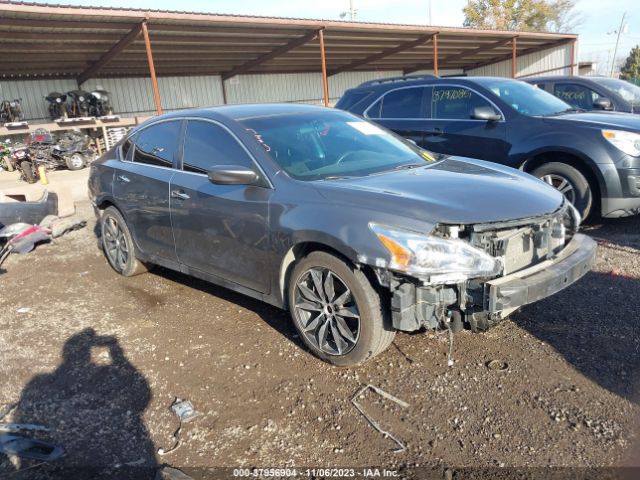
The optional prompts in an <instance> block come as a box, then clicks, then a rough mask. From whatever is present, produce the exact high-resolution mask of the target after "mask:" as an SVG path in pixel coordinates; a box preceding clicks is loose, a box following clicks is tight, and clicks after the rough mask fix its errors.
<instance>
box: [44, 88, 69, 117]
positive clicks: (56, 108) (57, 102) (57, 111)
mask: <svg viewBox="0 0 640 480" xmlns="http://www.w3.org/2000/svg"><path fill="white" fill-rule="evenodd" d="M44 98H46V99H47V102H49V117H50V118H51V120H58V119H59V118H62V117H66V116H67V112H66V110H65V102H66V101H67V96H66V95H65V94H64V93H60V92H51V93H49V95H47V96H46V97H44Z"/></svg>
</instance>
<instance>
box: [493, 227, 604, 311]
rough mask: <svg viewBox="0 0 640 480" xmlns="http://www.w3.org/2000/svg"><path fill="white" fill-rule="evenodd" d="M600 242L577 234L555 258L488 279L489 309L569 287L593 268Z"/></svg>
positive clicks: (509, 306) (522, 302) (504, 307)
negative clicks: (597, 242) (597, 243)
mask: <svg viewBox="0 0 640 480" xmlns="http://www.w3.org/2000/svg"><path fill="white" fill-rule="evenodd" d="M596 247H597V245H596V242H595V241H594V240H593V239H591V238H590V237H588V236H586V235H582V234H575V235H574V236H573V238H572V239H571V241H570V242H569V244H568V245H567V246H566V247H565V248H564V250H562V251H561V252H560V253H559V254H558V255H557V256H556V257H555V258H553V259H551V260H546V261H544V262H542V263H539V264H537V265H535V266H533V267H530V268H526V269H524V270H520V271H519V272H515V273H512V274H510V275H506V276H504V277H500V278H497V279H495V280H491V281H489V282H486V283H485V306H484V307H485V310H486V311H488V312H489V313H497V312H501V311H504V310H513V309H515V308H518V307H521V306H523V305H527V304H529V303H533V302H537V301H538V300H542V299H543V298H546V297H549V296H551V295H553V294H554V293H557V292H559V291H560V290H562V289H563V288H566V287H568V286H569V285H571V284H572V283H574V282H576V281H577V280H579V279H580V278H582V277H583V276H584V275H585V274H586V273H587V272H589V271H590V270H591V267H592V266H593V263H594V261H595V258H596Z"/></svg>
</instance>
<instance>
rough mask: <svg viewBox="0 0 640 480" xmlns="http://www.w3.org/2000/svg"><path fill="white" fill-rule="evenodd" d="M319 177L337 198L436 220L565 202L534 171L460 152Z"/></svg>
mask: <svg viewBox="0 0 640 480" xmlns="http://www.w3.org/2000/svg"><path fill="white" fill-rule="evenodd" d="M315 183H316V185H317V187H318V189H319V191H320V193H321V194H322V195H323V196H325V198H327V199H329V200H332V201H334V202H337V203H343V204H345V205H349V206H358V207H360V208H366V209H370V210H382V211H384V213H387V214H392V215H398V216H403V217H405V218H407V217H408V218H413V219H416V220H421V221H424V222H428V223H433V224H435V223H447V224H473V223H487V222H497V221H506V220H517V219H522V218H528V217H536V216H541V215H545V214H548V213H552V212H554V211H555V210H557V209H558V208H559V207H560V206H561V205H562V202H563V196H562V194H560V193H559V192H558V191H557V190H555V189H553V188H551V187H549V186H548V185H547V184H545V183H544V182H542V181H540V180H538V179H537V178H534V177H532V176H531V175H528V174H526V173H522V172H520V171H519V170H515V169H513V168H509V167H503V166H501V165H497V164H494V163H489V162H484V161H481V160H475V159H467V158H461V157H448V158H446V159H445V160H442V161H440V162H438V163H435V164H433V165H429V166H426V167H420V168H415V169H411V170H401V171H396V172H387V173H381V174H377V175H371V176H367V177H358V178H349V179H343V180H324V181H318V182H315ZM372 220H375V219H372Z"/></svg>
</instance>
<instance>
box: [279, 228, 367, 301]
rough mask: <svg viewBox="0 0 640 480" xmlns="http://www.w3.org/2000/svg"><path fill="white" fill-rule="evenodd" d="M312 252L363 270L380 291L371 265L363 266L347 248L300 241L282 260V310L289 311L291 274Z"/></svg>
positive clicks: (280, 290)
mask: <svg viewBox="0 0 640 480" xmlns="http://www.w3.org/2000/svg"><path fill="white" fill-rule="evenodd" d="M311 252H325V253H328V254H330V255H333V256H335V257H337V258H339V259H340V260H342V261H344V262H345V263H347V264H350V265H353V266H355V267H356V268H358V269H360V270H362V272H363V273H364V274H365V276H366V277H367V278H368V280H369V281H370V282H371V285H372V286H373V288H374V289H376V290H377V289H378V286H379V283H378V281H377V277H376V275H375V272H374V271H373V269H372V268H371V267H370V266H369V265H364V264H361V263H359V262H358V261H357V256H356V254H355V252H354V251H353V250H352V249H350V248H349V247H346V246H341V245H336V244H335V243H334V244H329V243H326V242H322V241H311V240H307V241H300V242H298V243H296V244H295V245H293V246H292V247H291V248H290V249H289V250H288V251H287V253H286V254H285V255H284V257H283V258H282V261H281V263H280V272H279V276H278V292H279V294H280V298H281V300H282V308H283V309H285V310H288V309H289V299H288V295H287V290H288V288H289V281H290V277H291V273H292V271H293V268H294V267H295V265H296V263H297V262H298V261H299V260H300V259H302V258H304V257H305V256H307V255H308V254H310V253H311Z"/></svg>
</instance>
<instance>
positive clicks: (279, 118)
mask: <svg viewBox="0 0 640 480" xmlns="http://www.w3.org/2000/svg"><path fill="white" fill-rule="evenodd" d="M239 122H240V124H242V125H243V126H244V127H245V128H246V129H247V130H248V131H249V132H250V133H252V134H253V135H254V136H255V138H256V140H257V141H258V142H259V143H260V144H262V146H263V148H264V149H265V151H266V152H267V153H268V154H269V155H270V156H271V158H273V160H274V161H275V162H277V163H278V165H280V166H281V167H282V169H283V170H284V171H285V172H287V174H288V175H290V176H291V177H293V178H296V179H298V180H334V179H340V178H345V177H362V176H366V175H372V174H375V173H381V172H384V171H393V170H400V169H405V168H414V167H421V166H424V165H426V164H428V163H429V162H431V161H434V159H435V156H436V154H432V153H430V152H427V151H425V150H422V149H420V148H418V147H416V146H414V145H412V144H411V143H410V142H408V141H406V140H403V139H401V138H400V137H398V136H397V135H396V134H394V133H392V132H390V131H388V130H386V129H384V128H381V127H379V126H377V125H374V124H373V123H369V122H367V121H365V120H362V119H360V118H358V117H355V116H353V115H350V114H348V113H344V112H337V111H327V112H322V113H318V112H317V111H315V112H313V113H306V112H305V113H287V114H279V115H269V116H260V117H249V118H243V119H239Z"/></svg>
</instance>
